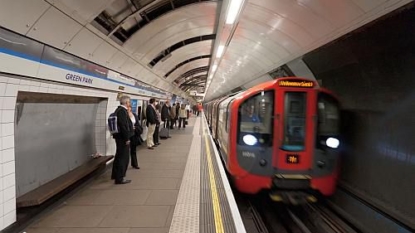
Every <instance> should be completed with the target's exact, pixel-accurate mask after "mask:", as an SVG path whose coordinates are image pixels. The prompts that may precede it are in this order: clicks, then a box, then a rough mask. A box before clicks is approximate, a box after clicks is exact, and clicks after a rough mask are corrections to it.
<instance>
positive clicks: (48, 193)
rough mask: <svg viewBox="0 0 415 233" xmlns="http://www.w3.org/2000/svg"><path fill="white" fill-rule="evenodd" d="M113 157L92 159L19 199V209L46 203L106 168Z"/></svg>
mask: <svg viewBox="0 0 415 233" xmlns="http://www.w3.org/2000/svg"><path fill="white" fill-rule="evenodd" d="M113 157H114V156H102V157H98V158H95V159H91V160H90V161H88V162H86V163H85V164H83V165H81V166H79V167H77V168H75V169H74V170H72V171H69V172H68V173H66V174H64V175H62V176H59V177H57V178H56V179H54V180H52V181H49V182H48V183H46V184H44V185H42V186H40V187H38V188H36V189H34V190H32V191H30V192H28V193H26V194H24V195H23V196H20V197H18V198H17V200H16V206H17V208H19V207H29V206H37V205H40V204H42V203H44V202H45V201H47V200H48V199H50V198H52V197H53V196H55V195H56V194H58V193H60V192H61V191H63V190H65V189H66V188H68V187H69V186H71V185H73V184H75V183H76V182H77V181H79V180H80V179H82V178H84V177H86V176H87V175H89V174H91V173H92V172H94V171H96V170H97V169H98V168H101V167H103V166H105V164H106V162H107V161H109V160H111V159H112V158H113Z"/></svg>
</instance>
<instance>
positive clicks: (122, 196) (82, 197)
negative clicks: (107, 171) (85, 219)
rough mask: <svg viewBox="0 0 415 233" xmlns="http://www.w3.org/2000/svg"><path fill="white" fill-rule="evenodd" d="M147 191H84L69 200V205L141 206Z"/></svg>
mask: <svg viewBox="0 0 415 233" xmlns="http://www.w3.org/2000/svg"><path fill="white" fill-rule="evenodd" d="M150 193H151V191H149V190H92V189H89V190H85V191H83V192H82V193H80V194H78V195H76V196H74V197H73V198H71V199H69V200H68V201H67V203H68V204H69V205H143V204H144V203H145V201H146V200H147V198H148V197H149V195H150Z"/></svg>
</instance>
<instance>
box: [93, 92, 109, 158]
mask: <svg viewBox="0 0 415 233" xmlns="http://www.w3.org/2000/svg"><path fill="white" fill-rule="evenodd" d="M107 104H108V101H107V100H103V101H101V102H100V103H99V104H98V109H97V115H96V120H95V147H96V152H97V153H99V154H101V155H106V143H105V140H106V139H105V136H106V133H105V132H106V131H107V127H106V121H107V117H106V116H107Z"/></svg>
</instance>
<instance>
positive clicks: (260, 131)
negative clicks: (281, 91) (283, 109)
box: [238, 91, 274, 146]
mask: <svg viewBox="0 0 415 233" xmlns="http://www.w3.org/2000/svg"><path fill="white" fill-rule="evenodd" d="M273 113H274V91H265V92H261V93H259V94H257V95H254V96H252V97H250V98H249V99H247V100H245V101H244V102H243V103H242V104H241V105H240V106H239V109H238V121H239V124H238V125H239V130H238V144H240V145H252V146H272V135H273ZM249 135H250V136H249ZM252 136H253V137H252ZM244 138H245V139H248V138H251V139H252V140H244Z"/></svg>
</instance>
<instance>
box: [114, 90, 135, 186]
mask: <svg viewBox="0 0 415 233" xmlns="http://www.w3.org/2000/svg"><path fill="white" fill-rule="evenodd" d="M120 104H121V105H120V106H118V108H117V109H116V110H115V114H116V115H117V126H118V130H119V132H118V133H115V134H114V138H115V143H116V146H117V150H116V152H115V158H114V163H113V166H112V175H111V178H112V179H114V180H115V184H127V183H130V182H131V180H126V179H124V177H125V175H126V173H127V168H128V162H129V161H128V160H129V157H130V156H129V155H128V154H129V152H130V144H131V141H130V138H131V136H132V135H133V125H132V122H131V120H130V118H129V116H128V107H130V106H131V103H130V97H129V96H122V97H121V98H120Z"/></svg>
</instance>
